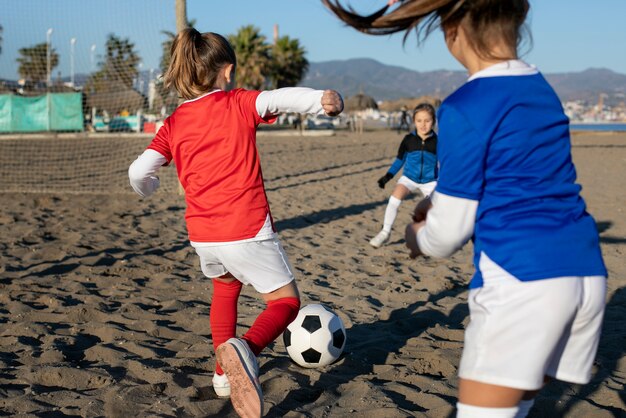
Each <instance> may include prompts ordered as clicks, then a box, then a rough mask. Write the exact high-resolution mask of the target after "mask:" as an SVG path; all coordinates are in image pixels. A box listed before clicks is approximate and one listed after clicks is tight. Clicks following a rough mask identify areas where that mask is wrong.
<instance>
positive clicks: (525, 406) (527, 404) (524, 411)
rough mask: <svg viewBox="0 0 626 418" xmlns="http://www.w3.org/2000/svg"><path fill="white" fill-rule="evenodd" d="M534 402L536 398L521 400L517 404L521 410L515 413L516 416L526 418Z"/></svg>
mask: <svg viewBox="0 0 626 418" xmlns="http://www.w3.org/2000/svg"><path fill="white" fill-rule="evenodd" d="M534 404H535V400H534V399H530V400H528V401H520V403H519V404H517V407H518V408H519V410H518V411H517V414H515V418H526V416H527V415H528V413H529V412H530V410H531V409H532V407H533V405H534Z"/></svg>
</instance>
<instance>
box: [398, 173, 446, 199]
mask: <svg viewBox="0 0 626 418" xmlns="http://www.w3.org/2000/svg"><path fill="white" fill-rule="evenodd" d="M397 184H401V185H403V186H404V187H406V188H407V189H409V191H410V192H411V193H415V191H416V190H418V189H419V191H420V192H422V194H423V195H424V197H428V196H430V195H431V193H432V192H433V190H435V186H437V182H436V181H431V182H429V183H416V182H414V181H413V180H411V179H410V178H408V177H406V176H402V177H400V179H399V180H398V183H397Z"/></svg>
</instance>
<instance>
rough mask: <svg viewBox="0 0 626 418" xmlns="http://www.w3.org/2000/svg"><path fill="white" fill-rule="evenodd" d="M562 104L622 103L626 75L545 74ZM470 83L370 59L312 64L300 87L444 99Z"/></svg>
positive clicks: (460, 75)
mask: <svg viewBox="0 0 626 418" xmlns="http://www.w3.org/2000/svg"><path fill="white" fill-rule="evenodd" d="M545 76H546V79H547V80H548V82H549V83H550V84H551V85H552V86H553V87H554V89H555V90H556V92H557V94H558V95H559V97H560V98H561V100H563V101H568V100H585V101H588V102H596V101H597V100H598V97H599V95H600V94H601V93H604V94H606V95H607V97H606V98H605V103H608V104H610V103H619V102H621V101H624V100H625V98H626V75H624V74H619V73H615V72H613V71H610V70H607V69H588V70H585V71H581V72H575V73H554V74H546V75H545ZM466 79H467V75H466V73H465V72H464V71H447V70H439V71H426V72H418V71H413V70H409V69H407V68H403V67H396V66H391V65H386V64H382V63H380V62H378V61H376V60H373V59H368V58H357V59H349V60H344V61H326V62H318V63H311V65H310V68H309V71H308V74H307V75H306V77H305V79H304V80H303V81H302V83H300V84H301V85H303V86H308V87H313V88H329V87H332V88H334V89H336V90H338V91H340V92H342V93H343V94H344V96H347V97H349V96H352V95H354V94H357V93H360V92H362V93H365V94H367V95H370V96H372V97H374V98H375V99H376V100H393V99H398V98H401V97H407V96H409V97H418V96H424V95H435V96H440V97H445V96H447V95H448V94H450V93H451V92H453V91H454V90H455V89H457V88H458V87H459V86H460V85H462V84H463V83H464V82H465V80H466Z"/></svg>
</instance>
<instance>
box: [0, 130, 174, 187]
mask: <svg viewBox="0 0 626 418" xmlns="http://www.w3.org/2000/svg"><path fill="white" fill-rule="evenodd" d="M149 140H150V139H149V138H137V135H132V136H130V135H116V136H112V135H104V136H97V137H89V138H86V137H83V136H81V137H64V136H63V135H61V136H56V137H55V136H51V135H36V136H35V135H33V136H30V137H28V138H18V139H2V137H0V193H6V192H21V193H71V194H115V193H134V192H133V190H132V188H131V187H130V184H129V180H128V166H129V165H130V164H131V163H132V162H133V160H134V159H135V158H137V156H138V155H140V154H141V153H142V152H143V150H144V149H145V148H146V146H147V144H148V142H149ZM159 178H160V180H161V186H160V188H159V191H160V192H161V193H163V192H172V193H177V192H178V179H177V177H176V169H175V167H174V166H171V167H167V168H164V169H162V170H159Z"/></svg>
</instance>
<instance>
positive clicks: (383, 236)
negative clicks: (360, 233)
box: [370, 230, 391, 248]
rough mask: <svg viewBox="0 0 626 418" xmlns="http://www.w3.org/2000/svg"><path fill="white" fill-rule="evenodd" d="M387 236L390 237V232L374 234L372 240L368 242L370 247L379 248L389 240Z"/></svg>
mask: <svg viewBox="0 0 626 418" xmlns="http://www.w3.org/2000/svg"><path fill="white" fill-rule="evenodd" d="M389 235H391V233H390V232H387V231H385V230H383V231H380V232H379V233H378V234H376V236H375V237H374V238H372V239H371V240H370V245H371V246H372V247H374V248H379V247H381V246H382V245H383V244H384V243H385V242H387V240H388V239H389Z"/></svg>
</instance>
